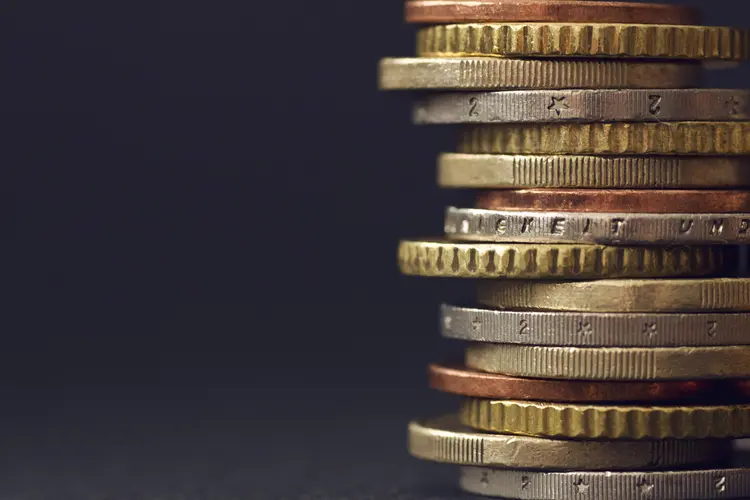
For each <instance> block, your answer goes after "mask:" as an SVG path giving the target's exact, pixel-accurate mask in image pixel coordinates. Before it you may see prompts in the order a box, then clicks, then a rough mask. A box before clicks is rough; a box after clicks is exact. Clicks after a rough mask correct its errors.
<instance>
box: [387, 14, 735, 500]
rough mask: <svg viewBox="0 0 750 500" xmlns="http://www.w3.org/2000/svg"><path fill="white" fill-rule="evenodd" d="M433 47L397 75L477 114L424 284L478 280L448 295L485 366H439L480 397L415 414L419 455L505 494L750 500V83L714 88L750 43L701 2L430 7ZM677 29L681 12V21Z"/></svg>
mask: <svg viewBox="0 0 750 500" xmlns="http://www.w3.org/2000/svg"><path fill="white" fill-rule="evenodd" d="M406 12H407V20H408V21H409V22H415V23H421V24H423V25H425V26H422V27H420V29H419V32H418V36H417V52H418V57H415V58H400V59H384V60H382V61H381V64H380V85H381V88H383V89H386V90H425V91H442V92H432V93H426V94H422V96H421V97H420V98H419V101H418V102H417V104H416V106H415V110H414V120H415V122H417V123H430V124H462V125H463V126H464V127H465V128H464V129H463V130H462V131H461V135H460V141H459V147H458V152H457V153H446V154H443V155H441V157H440V158H439V162H438V163H439V164H438V172H439V173H438V179H439V183H440V185H441V186H442V187H446V188H469V189H477V190H479V191H478V196H477V199H476V205H475V206H474V207H472V208H453V207H451V208H448V209H447V211H446V214H445V236H444V238H442V239H428V240H411V241H403V242H401V245H400V248H399V254H398V257H399V265H400V268H401V270H402V272H404V273H406V274H410V275H419V276H436V277H455V278H474V279H477V280H478V297H477V304H476V305H468V306H454V305H444V306H442V310H441V315H442V319H441V325H442V333H443V335H444V336H445V337H448V338H453V339H461V340H464V341H467V342H469V344H468V347H467V349H466V354H465V360H464V361H463V362H461V363H455V364H435V365H432V366H430V368H429V375H430V384H431V386H432V387H433V388H435V389H438V390H442V391H445V392H450V393H454V394H459V395H462V396H465V400H464V403H463V404H462V407H461V409H460V411H459V412H458V413H457V414H456V415H451V416H446V417H440V418H435V419H427V420H415V421H413V422H412V423H411V424H410V425H409V449H410V452H411V453H412V454H413V455H414V456H416V457H419V458H422V459H427V460H432V461H437V462H447V463H453V464H458V465H461V466H462V468H461V474H460V486H461V488H462V489H464V490H466V491H469V492H472V493H477V494H481V495H487V496H497V497H503V498H516V499H536V500H543V499H544V500H546V499H549V500H553V499H554V500H560V499H563V500H564V499H582V498H592V499H593V498H607V499H614V498H628V499H630V498H632V499H649V500H657V499H678V498H679V499H682V500H689V499H695V500H698V499H701V498H734V499H736V498H750V469H745V468H742V467H736V466H732V465H731V461H732V458H733V457H732V446H731V444H732V442H731V440H732V439H735V438H740V437H746V436H749V435H750V404H749V403H750V382H748V380H747V379H748V378H750V313H748V311H750V279H744V278H734V277H731V276H732V275H733V274H735V271H734V269H736V264H737V263H736V260H735V259H736V257H735V255H734V252H733V249H734V248H735V247H733V245H739V244H745V243H747V242H748V241H750V191H748V188H749V187H750V159H749V158H750V157H749V156H748V155H750V121H748V120H750V93H749V92H748V91H746V90H736V89H701V88H698V87H699V84H700V77H701V75H702V72H703V71H704V65H703V63H705V62H706V61H712V60H713V61H722V62H723V63H724V64H727V63H728V64H729V65H732V64H734V63H736V62H738V61H740V60H744V59H746V58H747V57H748V53H749V51H750V42H749V40H750V36H749V35H748V33H746V32H744V31H742V30H737V29H732V28H717V27H705V26H700V25H699V24H698V16H697V14H696V13H695V12H693V11H691V10H690V9H687V8H684V7H679V6H671V5H655V4H636V3H625V2H601V1H594V0H586V1H582V0H556V1H554V2H551V1H549V0H503V1H502V2H500V1H493V0H484V1H479V2H468V1H464V0H441V1H439V2H438V1H432V0H410V1H408V2H407V9H406ZM665 23H671V24H665Z"/></svg>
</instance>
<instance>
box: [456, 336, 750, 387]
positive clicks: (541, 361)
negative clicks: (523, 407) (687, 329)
mask: <svg viewBox="0 0 750 500" xmlns="http://www.w3.org/2000/svg"><path fill="white" fill-rule="evenodd" d="M465 362H466V366H467V367H469V368H471V369H473V370H479V371H483V372H489V373H501V374H503V375H510V376H513V377H529V378H550V379H565V380H609V381H645V380H649V381H654V380H709V379H722V378H748V377H750V346H747V345H744V346H719V347H646V348H643V347H626V348H619V347H550V346H528V345H516V344H484V343H479V344H471V345H469V346H468V347H467V348H466V360H465Z"/></svg>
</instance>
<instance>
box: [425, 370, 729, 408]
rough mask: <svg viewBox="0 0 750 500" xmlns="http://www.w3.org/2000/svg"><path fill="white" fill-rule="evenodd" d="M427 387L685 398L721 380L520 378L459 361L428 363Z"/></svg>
mask: <svg viewBox="0 0 750 500" xmlns="http://www.w3.org/2000/svg"><path fill="white" fill-rule="evenodd" d="M428 374H429V380H430V387H432V388H433V389H437V390H439V391H444V392H450V393H453V394H460V395H462V396H472V397H477V398H490V399H520V400H524V401H527V400H529V401H552V402H588V403H596V402H618V401H619V402H645V401H651V402H653V401H685V400H696V399H698V398H711V397H713V396H717V397H718V395H719V394H721V393H722V390H723V388H722V385H721V384H720V383H716V382H712V381H707V380H690V381H674V382H672V381H670V382H591V381H576V380H566V381H560V380H548V379H540V378H520V377H512V376H508V375H501V374H497V373H485V372H480V371H476V370H472V369H469V368H466V367H464V366H461V365H438V364H431V365H430V366H429V367H428Z"/></svg>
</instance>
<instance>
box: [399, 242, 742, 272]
mask: <svg viewBox="0 0 750 500" xmlns="http://www.w3.org/2000/svg"><path fill="white" fill-rule="evenodd" d="M728 261H729V259H725V258H724V249H722V248H721V247H685V246H671V247H614V246H613V247H607V246H599V245H568V244H559V245H539V244H534V245H529V244H526V245H525V244H523V243H457V242H452V241H402V242H401V243H400V245H399V249H398V263H399V268H400V269H401V272H402V273H404V274H411V275H419V276H437V277H453V278H501V277H502V278H566V279H573V278H575V279H587V278H624V277H668V276H700V275H707V274H713V273H715V272H717V271H720V270H722V269H724V268H725V267H726V266H725V262H728Z"/></svg>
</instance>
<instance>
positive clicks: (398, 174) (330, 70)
mask: <svg viewBox="0 0 750 500" xmlns="http://www.w3.org/2000/svg"><path fill="white" fill-rule="evenodd" d="M685 3H687V2H685ZM691 3H692V4H693V5H698V6H700V5H701V4H704V5H703V7H704V8H705V10H706V11H707V18H706V21H707V22H708V23H711V24H731V25H739V26H744V27H750V21H748V18H747V14H750V4H748V3H747V2H746V1H744V0H736V1H729V0H717V1H713V2H703V1H700V0H694V1H693V2H691ZM402 12H403V10H402V4H401V3H400V2H392V1H391V2H387V1H364V0H333V1H327V2H323V1H308V2H305V1H297V0H285V1H281V0H268V1H253V0H251V1H216V2H195V1H190V0H187V1H182V2H166V1H157V2H151V3H150V4H148V5H141V4H138V3H125V2H120V3H117V2H116V3H112V2H98V3H93V2H92V3H86V4H82V3H75V2H74V3H69V2H33V1H32V2H8V3H7V4H6V5H4V6H3V13H2V15H0V19H2V21H3V22H2V29H1V30H0V31H1V32H2V33H3V35H2V40H3V41H2V44H1V47H2V48H1V49H0V54H2V60H3V64H2V66H0V75H2V76H0V82H2V83H0V88H2V89H3V90H4V92H3V96H4V98H3V99H2V101H1V102H2V107H3V109H2V117H3V118H4V121H5V122H6V123H5V127H4V130H5V132H4V134H3V136H2V139H3V141H2V150H3V152H4V153H5V154H4V155H3V156H4V159H5V161H4V162H3V163H4V168H3V169H2V171H3V172H4V173H5V175H2V176H1V177H0V182H1V184H0V185H1V186H3V188H5V189H3V192H4V193H5V196H3V199H5V200H6V203H5V204H4V206H5V209H4V210H3V211H2V212H3V213H4V214H5V217H3V218H2V220H4V222H5V224H4V227H5V230H4V231H3V240H2V255H4V256H6V258H5V265H4V266H3V267H2V273H3V275H2V276H0V283H2V285H0V286H2V291H3V297H4V298H3V301H4V303H5V307H4V308H3V313H2V316H0V317H2V319H3V321H2V322H0V328H2V332H3V337H2V338H3V344H4V345H3V347H2V349H0V395H2V410H1V411H0V415H2V417H0V424H1V426H0V438H1V439H0V498H2V499H3V500H5V499H47V498H61V499H66V498H70V499H92V500H94V499H96V500H105V499H106V500H119V499H149V500H150V499H154V500H156V499H159V500H167V499H169V500H171V499H175V500H177V499H180V500H187V499H220V500H224V499H227V500H228V499H240V498H242V499H253V500H255V499H266V498H268V499H274V500H276V499H289V500H313V499H314V500H318V499H326V500H333V499H335V500H344V499H360V500H364V499H369V500H386V499H389V500H390V499H400V500H408V499H411V498H432V499H443V498H455V497H456V496H457V495H458V494H457V493H455V491H454V490H453V487H452V486H451V485H452V483H453V481H454V473H455V471H454V470H453V469H452V468H450V467H446V466H438V465H433V464H422V463H419V462H417V461H416V460H413V459H411V458H409V457H408V455H407V453H406V451H405V426H406V422H407V421H408V419H409V418H411V417H413V416H417V415H430V414H435V413H439V412H443V411H449V410H450V409H452V408H454V407H455V403H456V401H455V400H454V399H453V398H450V397H448V396H444V395H439V394H432V393H430V392H429V391H428V390H427V388H426V383H425V375H424V372H425V365H426V364H427V362H428V361H431V360H437V359H440V358H441V357H443V356H444V355H445V353H446V352H447V351H449V350H450V349H451V348H454V347H456V346H451V345H448V343H447V342H445V341H442V340H441V339H439V337H438V334H437V328H436V325H437V305H438V303H439V302H440V301H444V300H445V301H455V300H458V299H459V298H460V297H461V296H462V295H464V294H465V292H466V290H467V284H466V283H444V282H439V281H434V280H426V279H424V280H422V279H414V278H411V279H409V278H402V277H400V276H399V275H398V273H397V269H396V259H395V252H396V245H397V241H398V239H399V238H400V237H406V236H419V235H437V234H439V233H440V232H441V226H442V223H441V218H442V209H443V206H444V205H445V204H448V203H460V201H461V200H462V199H466V195H465V194H462V193H458V192H440V191H438V190H437V188H436V187H435V185H434V176H435V172H434V161H435V156H436V154H437V153H438V152H439V151H440V150H450V149H452V147H453V137H452V134H451V131H450V130H448V129H443V128H438V127H433V128H416V127H413V126H412V125H410V123H409V115H410V113H409V101H408V95H406V94H396V93H394V94H382V93H379V92H378V90H377V78H376V69H377V61H378V59H379V58H380V57H384V56H408V55H411V54H412V53H413V43H414V42H413V36H414V28H412V27H408V26H406V25H404V24H403V21H402V18H403V14H402ZM747 76H748V73H747V70H746V69H743V70H742V71H733V72H723V73H721V74H717V75H715V76H714V77H713V79H712V80H711V81H710V83H713V84H718V85H735V86H743V85H746V81H747Z"/></svg>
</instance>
